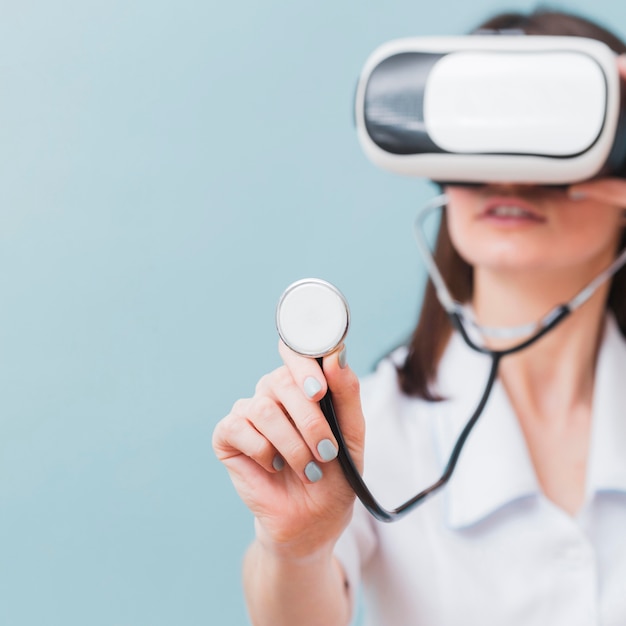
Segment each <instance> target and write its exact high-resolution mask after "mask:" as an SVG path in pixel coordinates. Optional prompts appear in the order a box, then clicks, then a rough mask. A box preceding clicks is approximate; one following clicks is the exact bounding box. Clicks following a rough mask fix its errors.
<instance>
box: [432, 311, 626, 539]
mask: <svg viewBox="0 0 626 626" xmlns="http://www.w3.org/2000/svg"><path fill="white" fill-rule="evenodd" d="M489 365H490V363H489V357H486V356H484V355H480V354H478V353H477V352H475V351H473V350H471V349H470V348H468V347H467V346H466V345H465V343H464V342H463V340H462V339H461V338H460V337H459V336H458V335H457V334H456V333H455V334H454V335H453V336H452V338H451V340H450V343H449V345H448V348H447V349H446V352H445V354H444V357H443V360H442V363H441V367H440V369H439V371H440V373H441V375H440V378H439V388H440V391H441V393H442V395H443V396H444V397H446V398H448V400H446V401H443V402H441V403H439V404H438V405H436V406H435V411H434V413H435V419H434V421H433V425H434V429H435V440H436V442H437V446H438V454H439V457H440V460H441V464H442V467H443V466H444V465H445V463H446V462H447V459H448V457H449V454H450V452H451V450H452V448H453V446H454V444H455V442H456V439H457V436H458V434H459V433H460V431H461V429H462V428H463V427H464V425H465V423H466V422H467V420H468V418H469V417H470V412H471V411H472V410H473V407H474V406H475V405H476V404H477V402H478V398H479V394H480V392H481V391H482V389H483V387H484V383H485V382H486V380H487V375H488V371H489ZM625 371H626V342H625V341H624V339H623V337H622V336H621V334H620V331H619V329H618V327H617V324H616V323H615V320H614V319H613V318H612V317H608V318H607V323H606V325H605V331H604V337H603V340H602V343H601V347H600V352H599V355H598V363H597V368H596V381H595V391H594V400H593V409H592V420H593V421H592V424H593V426H592V436H591V447H590V456H589V465H588V485H587V492H588V497H591V496H592V495H593V494H595V493H597V492H598V491H604V490H611V491H620V492H624V493H626V385H625V384H624V374H623V373H624V372H625ZM453 390H454V392H453ZM539 493H540V487H539V484H538V481H537V478H536V475H535V471H534V468H533V465H532V461H531V459H530V455H529V452H528V448H527V446H526V442H525V439H524V436H523V433H522V431H521V428H520V425H519V423H518V420H517V418H516V416H515V414H514V412H513V409H512V407H511V404H510V402H509V400H508V397H507V395H506V393H505V391H504V388H503V387H502V385H501V384H500V383H499V382H498V381H496V383H495V385H494V388H493V390H492V393H491V396H490V398H489V400H488V402H487V405H486V407H485V410H484V412H483V414H482V416H481V417H480V419H479V421H478V423H477V424H476V426H475V427H474V430H473V431H472V433H471V434H470V436H469V438H468V440H467V442H466V445H465V448H464V449H463V452H462V453H461V456H460V458H459V460H458V464H457V467H456V469H455V473H454V474H453V476H452V478H451V479H450V482H449V484H448V485H447V487H445V488H444V496H443V498H444V506H445V516H446V520H447V524H448V526H449V527H450V528H464V527H467V526H471V525H473V524H476V523H478V522H480V521H481V520H482V519H484V518H486V517H488V516H489V515H491V514H492V513H493V512H495V511H497V510H498V509H500V508H502V507H504V506H506V505H507V504H509V503H511V502H514V501H516V500H519V499H521V498H525V497H529V496H533V495H538V494H539Z"/></svg>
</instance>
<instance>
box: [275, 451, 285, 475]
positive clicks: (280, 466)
mask: <svg viewBox="0 0 626 626" xmlns="http://www.w3.org/2000/svg"><path fill="white" fill-rule="evenodd" d="M272 467H273V468H274V469H275V470H276V471H277V472H280V471H281V470H282V469H283V468H284V467H285V461H283V457H282V456H280V455H279V454H277V455H276V456H275V457H274V460H273V461H272Z"/></svg>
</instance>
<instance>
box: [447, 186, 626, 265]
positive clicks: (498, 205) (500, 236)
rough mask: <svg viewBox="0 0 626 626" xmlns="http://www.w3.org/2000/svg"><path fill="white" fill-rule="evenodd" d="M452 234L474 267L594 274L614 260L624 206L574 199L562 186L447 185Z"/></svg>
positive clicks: (463, 255) (452, 238)
mask: <svg viewBox="0 0 626 626" xmlns="http://www.w3.org/2000/svg"><path fill="white" fill-rule="evenodd" d="M445 192H446V195H447V196H448V199H449V203H448V208H447V218H448V229H449V232H450V238H451V240H452V243H453V244H454V246H455V248H456V249H457V251H458V252H459V254H460V255H461V256H462V257H463V258H464V259H465V261H467V262H468V263H469V264H470V265H472V266H474V268H475V269H476V270H479V269H481V268H483V269H487V270H491V271H496V272H502V271H503V272H515V271H517V270H524V271H525V272H533V271H542V272H548V271H551V270H563V269H567V268H572V269H577V270H578V271H581V273H582V274H583V276H581V277H584V275H585V274H589V275H595V274H596V273H598V272H600V271H601V270H603V269H604V268H605V267H607V265H609V264H610V263H611V261H612V260H613V259H614V258H615V254H616V250H617V245H618V242H619V237H620V233H621V230H622V228H623V226H624V218H623V213H622V212H623V209H622V208H621V207H617V206H612V205H608V204H600V203H598V202H594V201H591V200H585V199H580V200H573V199H570V198H569V197H568V195H567V191H566V190H565V189H562V188H550V187H539V186H531V185H504V184H503V185H485V186H480V187H462V186H449V187H447V188H446V190H445Z"/></svg>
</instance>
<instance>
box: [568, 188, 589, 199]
mask: <svg viewBox="0 0 626 626" xmlns="http://www.w3.org/2000/svg"><path fill="white" fill-rule="evenodd" d="M569 197H570V199H571V200H584V199H585V198H586V197H587V194H586V193H585V192H584V191H577V190H574V191H570V192H569Z"/></svg>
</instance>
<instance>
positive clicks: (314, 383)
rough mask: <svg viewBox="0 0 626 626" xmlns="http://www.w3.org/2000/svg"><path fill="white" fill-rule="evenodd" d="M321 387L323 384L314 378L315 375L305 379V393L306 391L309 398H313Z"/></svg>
mask: <svg viewBox="0 0 626 626" xmlns="http://www.w3.org/2000/svg"><path fill="white" fill-rule="evenodd" d="M321 388H322V385H321V384H320V382H319V380H317V379H315V378H313V376H309V377H308V378H307V379H306V380H305V381H304V393H306V395H307V396H309V398H312V397H313V396H314V395H315V394H316V393H317V392H318V391H319V390H320V389H321Z"/></svg>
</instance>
